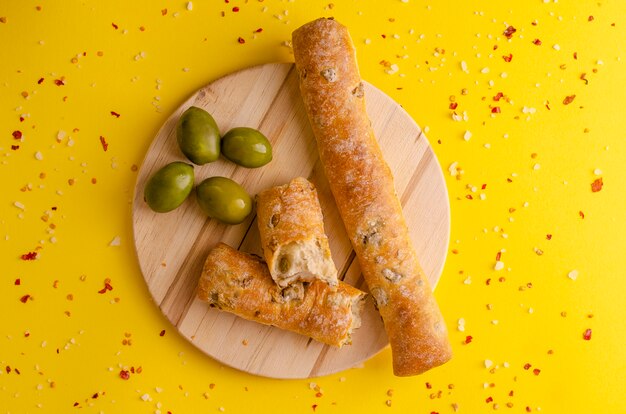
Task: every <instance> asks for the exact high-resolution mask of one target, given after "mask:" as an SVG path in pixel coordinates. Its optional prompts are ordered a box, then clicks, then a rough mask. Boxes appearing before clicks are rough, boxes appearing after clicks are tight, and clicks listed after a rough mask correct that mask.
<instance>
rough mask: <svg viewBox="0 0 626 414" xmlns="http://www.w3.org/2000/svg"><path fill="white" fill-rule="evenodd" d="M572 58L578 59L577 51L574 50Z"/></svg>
mask: <svg viewBox="0 0 626 414" xmlns="http://www.w3.org/2000/svg"><path fill="white" fill-rule="evenodd" d="M574 60H578V52H574Z"/></svg>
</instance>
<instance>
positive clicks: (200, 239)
mask: <svg viewBox="0 0 626 414" xmlns="http://www.w3.org/2000/svg"><path fill="white" fill-rule="evenodd" d="M365 86H366V88H365V91H366V95H365V96H366V102H367V110H368V113H369V115H370V118H371V120H372V126H373V128H374V131H375V133H376V136H377V138H378V140H379V142H380V144H381V148H382V150H383V153H384V156H385V159H386V160H387V162H388V163H389V165H390V167H391V170H392V172H393V174H394V177H395V186H396V191H397V193H398V196H399V197H400V200H401V202H402V205H403V208H404V214H405V216H406V220H407V222H408V225H409V228H410V231H411V237H412V238H413V242H414V244H415V248H416V251H417V253H418V256H419V257H420V258H421V264H422V266H423V268H424V271H425V272H426V274H427V275H428V277H429V279H430V281H431V283H432V286H433V287H434V286H435V285H436V284H437V281H438V280H439V276H440V274H441V271H442V268H443V265H444V262H445V258H446V252H447V248H448V241H449V233H450V209H449V203H448V194H447V190H446V186H445V182H444V178H443V175H442V171H441V168H440V166H439V163H438V162H437V159H436V157H435V155H434V153H433V151H432V148H431V147H430V146H429V144H428V141H427V139H426V137H425V136H424V134H423V133H422V131H421V130H420V128H419V127H418V126H417V124H416V123H415V122H414V121H413V120H412V119H411V117H410V116H409V115H408V114H407V113H406V112H405V111H404V110H403V109H402V108H401V107H400V106H399V105H398V104H397V103H395V102H394V101H393V100H392V99H391V98H389V97H388V96H387V95H385V94H384V93H383V92H381V91H380V90H378V89H376V88H375V87H373V86H372V85H370V84H367V83H365ZM192 105H193V106H198V107H201V108H204V109H206V110H207V111H208V112H209V113H211V114H212V115H213V117H214V118H215V120H216V121H217V124H218V125H219V127H220V130H221V132H222V133H224V132H226V131H227V130H229V129H230V128H233V127H236V126H248V127H252V128H256V129H258V130H260V131H261V132H263V133H264V134H265V135H266V136H267V137H268V138H269V140H270V141H271V143H272V146H273V151H274V159H273V161H272V162H271V163H270V164H268V165H266V166H264V167H262V168H258V169H246V168H242V167H238V166H236V165H235V164H233V163H231V162H228V161H226V160H225V159H223V158H220V160H218V161H216V162H214V163H211V164H208V165H204V166H196V167H195V180H196V183H199V182H200V181H201V180H203V179H205V178H207V177H210V176H215V175H220V176H225V177H230V178H232V179H234V180H235V181H237V182H239V183H240V184H241V185H243V187H244V188H246V190H247V191H248V192H249V193H250V194H251V195H254V194H256V193H258V192H259V191H261V190H263V189H266V188H269V187H271V186H274V185H281V184H285V183H287V182H288V181H289V180H291V179H292V178H294V177H297V176H303V177H306V178H308V179H309V180H311V181H312V182H313V183H314V184H315V186H316V187H317V191H318V194H319V197H320V203H321V205H322V208H323V212H324V223H325V229H326V232H327V234H328V237H329V240H330V246H331V251H332V256H333V260H334V261H335V264H336V266H337V269H339V271H340V275H341V277H343V279H344V281H346V282H348V283H351V284H353V285H355V286H357V287H359V288H361V289H363V290H367V286H366V285H365V283H364V281H363V278H362V277H361V272H360V270H359V266H358V263H357V261H356V260H354V254H353V251H352V247H351V245H350V241H349V239H348V237H347V235H346V232H345V229H344V227H343V223H342V222H341V219H340V217H339V213H338V211H337V207H336V205H335V202H334V199H333V197H332V195H331V193H330V190H329V187H328V182H327V181H326V177H325V175H324V172H323V168H322V166H321V164H320V160H319V157H318V153H317V146H316V142H315V138H314V136H313V133H312V131H311V128H310V126H309V123H308V119H307V115H306V112H305V109H304V105H303V102H302V99H301V97H300V91H299V86H298V75H297V73H296V71H295V70H294V66H293V64H290V63H276V64H266V65H261V66H256V67H252V68H249V69H246V70H243V71H240V72H236V73H234V74H231V75H229V76H226V77H224V78H221V79H218V80H216V81H215V82H213V83H211V84H210V85H208V86H206V87H204V88H202V89H200V90H199V91H198V92H197V93H195V94H194V95H193V96H192V97H190V98H189V99H188V100H187V101H186V102H185V103H183V104H182V105H181V106H180V107H179V108H178V109H177V110H176V111H175V112H174V113H173V114H172V115H171V116H170V118H169V119H168V120H167V121H166V122H165V124H164V125H163V126H162V128H161V129H160V131H159V133H158V134H157V136H156V137H155V139H154V141H153V142H152V144H151V145H150V148H149V150H148V152H147V154H146V157H145V160H144V162H143V164H142V166H141V169H140V171H139V175H138V178H137V184H136V188H135V194H134V203H133V227H134V237H135V246H136V249H137V256H138V259H139V264H140V267H141V270H142V273H143V276H144V278H145V280H146V283H147V284H148V288H149V290H150V293H151V294H152V297H153V298H154V300H155V301H156V303H157V305H158V306H159V307H160V309H161V311H162V312H163V313H164V314H165V316H166V317H167V318H168V319H169V320H170V321H171V322H172V324H173V325H174V326H176V328H177V329H178V330H179V332H180V333H181V334H182V335H183V336H184V337H186V338H187V339H188V340H189V341H191V343H192V344H194V345H195V346H196V347H198V348H199V349H200V350H202V351H204V352H205V353H206V354H208V355H210V356H211V357H213V358H215V359H216V360H218V361H220V362H222V363H224V364H226V365H228V366H231V367H234V368H237V369H240V370H242V371H246V372H249V373H252V374H256V375H262V376H267V377H274V378H309V377H315V376H321V375H327V374H332V373H335V372H339V371H342V370H345V369H347V368H351V367H355V366H357V365H359V364H361V363H362V362H364V361H365V360H367V359H368V358H370V357H371V356H373V355H375V354H376V353H378V352H379V351H380V350H382V349H383V348H384V347H385V346H387V344H388V340H387V337H386V334H385V331H384V327H383V324H382V322H381V319H380V316H379V314H378V312H377V311H376V310H375V308H374V306H373V303H372V301H371V299H368V300H367V302H366V306H365V309H364V311H363V324H362V326H361V328H359V329H358V330H356V331H355V333H354V335H353V341H352V344H351V345H347V346H344V347H343V348H341V349H337V348H334V347H330V346H326V345H323V344H320V343H317V342H316V341H313V340H311V339H310V338H306V337H303V336H300V335H297V334H293V333H291V332H286V331H282V330H279V329H277V328H274V327H269V326H264V325H260V324H257V323H253V322H249V321H246V320H243V319H241V318H238V317H236V316H234V315H231V314H228V313H226V312H221V311H219V310H217V309H212V308H209V307H208V306H207V304H206V303H204V302H201V301H200V300H198V299H197V298H196V296H195V292H196V285H197V282H198V279H199V277H200V273H201V271H202V266H203V264H204V260H205V258H206V255H207V253H208V251H209V250H210V249H211V248H212V247H213V246H215V244H216V243H218V242H220V241H221V242H224V243H227V244H229V245H231V246H233V247H236V248H238V249H240V250H243V251H246V252H249V253H256V254H261V249H260V242H259V234H258V229H257V225H256V220H255V216H254V214H252V215H251V216H250V217H249V218H248V219H247V220H246V221H245V222H244V223H242V224H240V225H236V226H227V225H223V224H220V223H218V222H217V221H215V220H211V219H208V218H207V217H206V216H205V215H204V214H203V213H202V211H201V210H200V208H199V206H198V204H197V202H196V200H195V196H194V194H193V193H192V195H191V196H190V198H189V199H188V200H186V201H185V203H183V205H182V206H181V207H179V208H178V209H176V210H174V211H172V212H169V213H165V214H158V213H154V212H152V211H151V210H150V209H149V208H148V206H147V205H146V203H145V202H144V201H143V189H144V185H145V183H146V181H147V180H148V178H149V177H150V176H151V175H152V174H153V173H154V172H155V171H157V170H158V169H159V168H161V167H163V166H164V165H166V164H167V163H169V162H172V161H177V160H178V161H181V160H182V161H185V160H186V159H185V157H184V156H183V154H182V153H181V152H180V150H179V148H178V147H177V143H176V131H175V129H176V128H175V127H176V122H177V120H178V118H179V116H180V115H181V113H182V112H183V111H184V110H185V109H187V108H188V107H189V106H192ZM390 369H391V366H390Z"/></svg>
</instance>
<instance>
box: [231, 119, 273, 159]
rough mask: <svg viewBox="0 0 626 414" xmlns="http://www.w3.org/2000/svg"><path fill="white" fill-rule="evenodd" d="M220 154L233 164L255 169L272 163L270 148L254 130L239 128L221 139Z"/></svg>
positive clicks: (267, 142)
mask: <svg viewBox="0 0 626 414" xmlns="http://www.w3.org/2000/svg"><path fill="white" fill-rule="evenodd" d="M222 154H224V156H225V157H226V158H228V159H229V160H231V161H232V162H234V163H235V164H239V165H241V166H243V167H247V168H257V167H262V166H263V165H265V164H267V163H268V162H270V161H272V146H271V144H270V142H269V141H268V139H267V138H266V137H265V135H263V134H262V133H260V132H259V131H257V130H256V129H252V128H247V127H239V128H233V129H231V130H230V131H228V132H227V133H226V134H224V136H223V137H222Z"/></svg>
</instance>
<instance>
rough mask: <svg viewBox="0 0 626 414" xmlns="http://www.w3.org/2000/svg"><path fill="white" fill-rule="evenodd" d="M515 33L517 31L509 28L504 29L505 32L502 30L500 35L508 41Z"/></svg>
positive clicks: (511, 27)
mask: <svg viewBox="0 0 626 414" xmlns="http://www.w3.org/2000/svg"><path fill="white" fill-rule="evenodd" d="M515 32H517V29H516V28H515V27H513V26H509V27H507V28H506V30H504V32H503V33H502V34H503V35H505V36H506V38H507V39H510V38H511V37H513V33H515Z"/></svg>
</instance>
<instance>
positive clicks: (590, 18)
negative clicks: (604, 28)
mask: <svg viewBox="0 0 626 414" xmlns="http://www.w3.org/2000/svg"><path fill="white" fill-rule="evenodd" d="M594 19H595V18H594V17H593V16H589V17H587V21H588V22H592V21H594Z"/></svg>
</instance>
